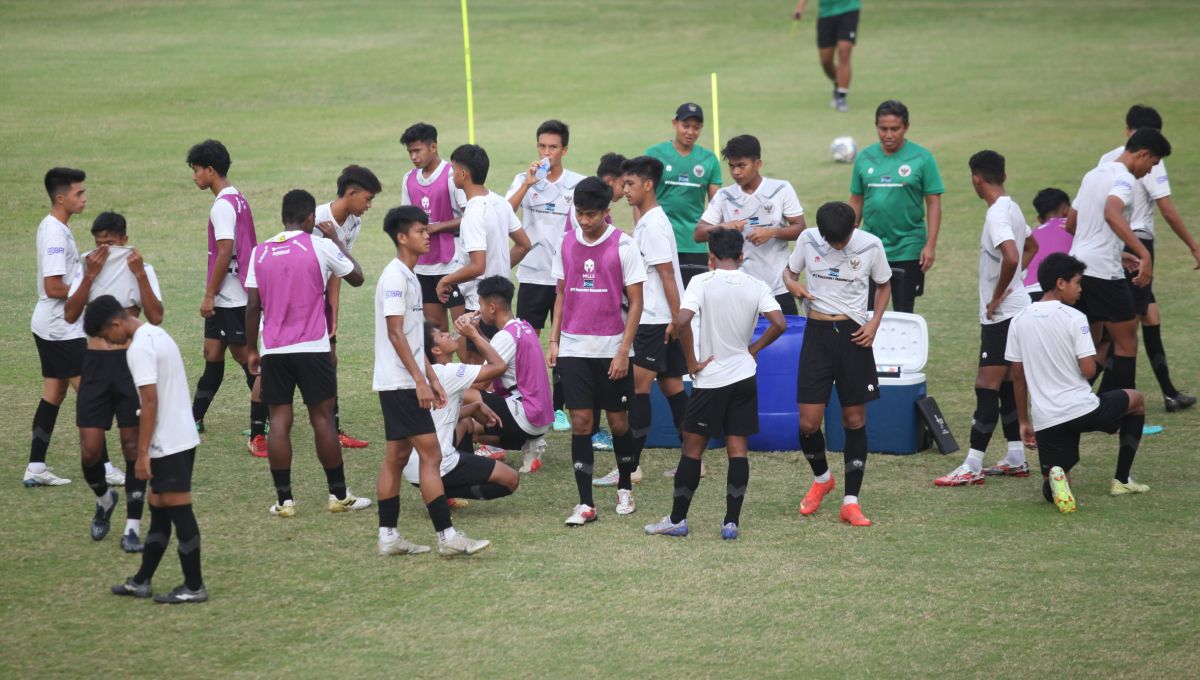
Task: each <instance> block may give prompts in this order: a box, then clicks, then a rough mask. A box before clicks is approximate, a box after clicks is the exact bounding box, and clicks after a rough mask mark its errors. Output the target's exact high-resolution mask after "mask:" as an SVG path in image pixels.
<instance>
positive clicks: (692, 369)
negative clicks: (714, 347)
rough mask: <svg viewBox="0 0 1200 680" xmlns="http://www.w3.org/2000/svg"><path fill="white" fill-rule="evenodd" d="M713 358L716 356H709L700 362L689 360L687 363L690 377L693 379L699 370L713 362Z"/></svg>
mask: <svg viewBox="0 0 1200 680" xmlns="http://www.w3.org/2000/svg"><path fill="white" fill-rule="evenodd" d="M715 358H716V357H709V358H707V359H705V360H704V361H700V362H696V363H691V362H689V363H688V375H690V376H692V379H693V380H695V378H696V376H697V375H699V374H700V371H703V370H704V369H705V368H706V367H707V366H708V365H709V364H711V363H712V362H713V359H715Z"/></svg>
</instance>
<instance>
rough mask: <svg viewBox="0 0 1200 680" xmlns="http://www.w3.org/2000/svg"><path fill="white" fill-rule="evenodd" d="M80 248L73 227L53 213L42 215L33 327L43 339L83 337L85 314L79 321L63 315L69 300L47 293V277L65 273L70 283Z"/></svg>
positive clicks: (39, 232)
mask: <svg viewBox="0 0 1200 680" xmlns="http://www.w3.org/2000/svg"><path fill="white" fill-rule="evenodd" d="M79 263H80V260H79V248H78V247H77V246H76V245H75V237H74V236H72V235H71V228H70V227H68V226H67V225H65V224H63V223H62V222H59V221H58V218H56V217H54V216H53V215H46V216H45V217H44V218H42V221H41V223H40V224H38V229H37V293H38V300H37V304H36V305H34V308H33V318H32V319H30V321H29V329H30V330H32V331H33V334H34V335H36V336H38V337H39V338H41V339H43V340H74V339H76V338H82V337H83V315H82V314H81V315H80V317H79V318H78V319H76V320H75V323H67V320H66V319H65V318H63V315H64V313H65V312H66V305H67V301H66V300H59V299H57V298H52V297H50V296H49V295H46V277H47V276H61V277H62V280H63V283H65V284H67V285H70V283H71V281H70V279H71V275H72V274H74V272H75V270H76V269H77V268H78V267H79Z"/></svg>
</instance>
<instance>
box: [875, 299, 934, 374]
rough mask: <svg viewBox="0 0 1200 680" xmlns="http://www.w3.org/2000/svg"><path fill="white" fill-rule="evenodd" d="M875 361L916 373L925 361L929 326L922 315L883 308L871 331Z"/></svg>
mask: <svg viewBox="0 0 1200 680" xmlns="http://www.w3.org/2000/svg"><path fill="white" fill-rule="evenodd" d="M872 349H873V350H874V351H875V365H876V366H878V367H880V369H881V370H882V369H884V367H887V366H892V367H895V366H899V367H900V373H901V374H902V375H903V374H909V373H920V372H921V370H922V369H924V368H925V363H926V362H927V361H929V327H928V326H927V325H926V324H925V317H923V316H920V315H919V314H907V313H904V312H891V311H888V312H884V313H883V321H881V322H880V324H879V331H878V332H877V333H875V343H874V345H873V347H872Z"/></svg>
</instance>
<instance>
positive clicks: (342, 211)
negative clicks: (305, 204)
mask: <svg viewBox="0 0 1200 680" xmlns="http://www.w3.org/2000/svg"><path fill="white" fill-rule="evenodd" d="M381 191H383V185H381V184H380V183H379V178H378V177H376V176H375V173H373V172H371V171H370V170H368V169H367V168H364V167H362V166H361V165H347V166H346V167H345V168H344V169H343V170H342V174H341V175H340V176H339V177H338V180H337V192H338V195H337V200H334V201H331V202H329V203H322V204H321V205H318V206H317V212H316V221H317V224H321V223H326V222H327V223H329V225H331V226H332V227H333V229H334V231H336V232H337V235H338V238H340V239H341V240H342V243H343V244H345V246H346V252H350V251H352V250H354V243H355V241H357V240H358V233H359V231H361V230H362V216H363V215H364V214H365V213H366V212H367V211H368V210H370V209H371V201H373V200H375V196H376V195H378V194H379V193H380V192H381ZM313 236H318V237H319V236H322V232H321V230H319V229H316V230H313ZM325 295H326V300H327V302H326V307H325V315H326V320H327V324H328V326H329V359H330V361H332V362H333V368H334V370H337V331H338V312H339V311H340V310H341V299H342V279H341V278H340V277H337V276H335V277H332V278H330V279H329V289H328V290H327V291H326V292H325ZM333 424H334V427H336V428H337V433H338V441H339V442H340V443H341V445H342V448H343V449H364V448H366V447H367V446H368V444H369V443H368V442H367V441H365V440H362V439H358V438H357V437H351V436H350V435H348V434H346V433H345V432H344V431H343V430H342V409H341V407H340V406H339V404H338V398H337V397H336V396H334V398H333Z"/></svg>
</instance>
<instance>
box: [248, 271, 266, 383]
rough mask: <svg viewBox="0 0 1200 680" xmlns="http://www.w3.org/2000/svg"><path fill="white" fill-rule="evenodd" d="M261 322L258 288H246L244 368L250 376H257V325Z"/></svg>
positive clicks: (258, 359) (260, 303) (258, 368)
mask: <svg viewBox="0 0 1200 680" xmlns="http://www.w3.org/2000/svg"><path fill="white" fill-rule="evenodd" d="M261 320H262V298H260V297H259V295H258V288H257V287H254V288H250V287H247V288H246V354H247V356H246V368H247V369H249V370H250V374H251V375H258V373H259V370H260V367H259V361H260V357H259V355H258V324H259V322H260V321H261Z"/></svg>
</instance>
